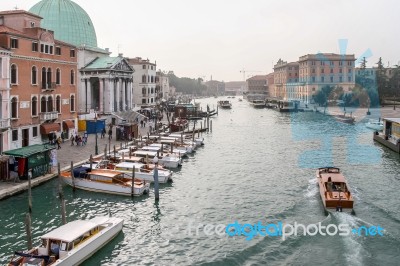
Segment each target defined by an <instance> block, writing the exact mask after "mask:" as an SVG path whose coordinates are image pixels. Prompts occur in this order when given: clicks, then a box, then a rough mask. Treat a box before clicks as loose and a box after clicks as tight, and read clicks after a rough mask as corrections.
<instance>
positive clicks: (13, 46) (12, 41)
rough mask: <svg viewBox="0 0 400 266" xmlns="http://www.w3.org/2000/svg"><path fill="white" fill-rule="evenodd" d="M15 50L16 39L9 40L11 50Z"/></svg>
mask: <svg viewBox="0 0 400 266" xmlns="http://www.w3.org/2000/svg"><path fill="white" fill-rule="evenodd" d="M17 48H18V39H13V38H11V49H17Z"/></svg>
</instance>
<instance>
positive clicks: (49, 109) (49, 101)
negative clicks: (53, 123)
mask: <svg viewBox="0 0 400 266" xmlns="http://www.w3.org/2000/svg"><path fill="white" fill-rule="evenodd" d="M47 112H53V97H52V96H49V98H47Z"/></svg>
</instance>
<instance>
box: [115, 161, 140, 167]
mask: <svg viewBox="0 0 400 266" xmlns="http://www.w3.org/2000/svg"><path fill="white" fill-rule="evenodd" d="M133 166H135V168H142V167H143V166H144V164H142V163H132V162H122V163H119V164H116V165H115V167H125V168H133Z"/></svg>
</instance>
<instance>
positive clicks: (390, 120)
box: [383, 117, 400, 123]
mask: <svg viewBox="0 0 400 266" xmlns="http://www.w3.org/2000/svg"><path fill="white" fill-rule="evenodd" d="M383 120H386V121H389V122H394V123H400V118H398V117H395V118H383Z"/></svg>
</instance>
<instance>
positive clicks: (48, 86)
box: [42, 82, 56, 90]
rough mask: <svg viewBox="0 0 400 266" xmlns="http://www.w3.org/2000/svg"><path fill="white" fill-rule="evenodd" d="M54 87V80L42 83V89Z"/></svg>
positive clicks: (52, 88)
mask: <svg viewBox="0 0 400 266" xmlns="http://www.w3.org/2000/svg"><path fill="white" fill-rule="evenodd" d="M55 89H56V83H55V82H49V83H42V90H55Z"/></svg>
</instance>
